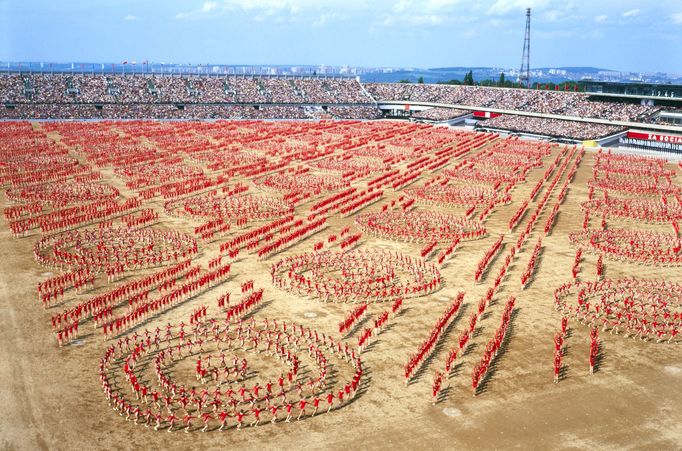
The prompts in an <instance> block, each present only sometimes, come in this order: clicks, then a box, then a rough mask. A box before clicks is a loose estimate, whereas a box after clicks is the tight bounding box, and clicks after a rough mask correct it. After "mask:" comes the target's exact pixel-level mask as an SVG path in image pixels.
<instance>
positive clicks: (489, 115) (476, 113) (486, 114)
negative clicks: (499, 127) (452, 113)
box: [474, 111, 501, 118]
mask: <svg viewBox="0 0 682 451" xmlns="http://www.w3.org/2000/svg"><path fill="white" fill-rule="evenodd" d="M498 116H501V114H500V113H491V112H490V111H474V117H485V118H493V117H498Z"/></svg>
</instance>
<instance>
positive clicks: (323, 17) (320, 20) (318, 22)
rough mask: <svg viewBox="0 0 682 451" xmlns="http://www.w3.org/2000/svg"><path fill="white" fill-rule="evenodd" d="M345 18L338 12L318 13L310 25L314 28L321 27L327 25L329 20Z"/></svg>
mask: <svg viewBox="0 0 682 451" xmlns="http://www.w3.org/2000/svg"><path fill="white" fill-rule="evenodd" d="M343 19H345V16H343V15H342V14H338V13H331V14H320V15H319V16H318V17H317V19H315V20H314V21H313V22H312V26H313V27H315V28H322V27H324V26H325V25H328V24H329V23H330V22H333V21H336V20H343Z"/></svg>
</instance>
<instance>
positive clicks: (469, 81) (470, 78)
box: [464, 70, 474, 86]
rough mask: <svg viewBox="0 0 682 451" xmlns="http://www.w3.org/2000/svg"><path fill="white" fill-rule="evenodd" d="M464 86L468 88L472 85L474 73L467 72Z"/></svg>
mask: <svg viewBox="0 0 682 451" xmlns="http://www.w3.org/2000/svg"><path fill="white" fill-rule="evenodd" d="M464 84H465V85H468V86H472V85H473V84H474V72H473V71H471V70H470V71H469V72H467V74H466V75H465V76H464Z"/></svg>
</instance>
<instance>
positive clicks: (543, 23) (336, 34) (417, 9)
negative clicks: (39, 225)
mask: <svg viewBox="0 0 682 451" xmlns="http://www.w3.org/2000/svg"><path fill="white" fill-rule="evenodd" d="M528 6H530V7H532V8H533V31H532V39H533V42H532V48H531V66H533V67H544V66H598V67H606V68H612V69H616V70H634V71H664V72H682V44H681V43H682V0H590V1H587V0H560V1H558V0H423V1H416V0H414V1H412V0H373V1H372V0H369V1H361V0H242V1H238V0H182V1H180V0H166V1H144V0H118V1H117V0H109V1H102V0H70V1H58V0H0V60H11V61H59V62H70V61H93V62H99V61H105V62H120V61H122V60H136V61H142V60H145V59H148V60H151V61H156V62H161V61H164V62H175V63H194V64H198V63H224V64H331V65H344V64H348V65H350V66H399V67H443V66H501V67H517V66H519V65H520V60H521V50H522V45H523V41H522V40H523V26H524V20H525V18H524V13H525V8H526V7H528Z"/></svg>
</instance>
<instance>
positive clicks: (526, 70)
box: [519, 8, 530, 88]
mask: <svg viewBox="0 0 682 451" xmlns="http://www.w3.org/2000/svg"><path fill="white" fill-rule="evenodd" d="M519 83H520V84H521V85H522V86H525V87H526V88H530V8H527V9H526V36H525V37H524V38H523V56H522V57H521V70H520V71H519Z"/></svg>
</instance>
